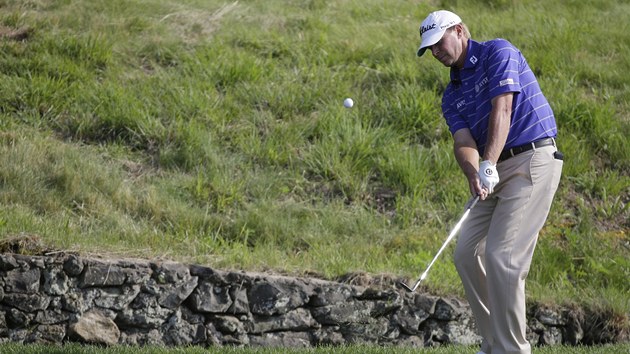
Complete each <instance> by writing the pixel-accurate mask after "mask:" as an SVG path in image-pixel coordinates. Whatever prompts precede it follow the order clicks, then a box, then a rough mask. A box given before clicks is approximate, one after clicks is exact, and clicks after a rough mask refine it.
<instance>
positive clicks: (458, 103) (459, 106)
mask: <svg viewBox="0 0 630 354" xmlns="http://www.w3.org/2000/svg"><path fill="white" fill-rule="evenodd" d="M465 105H466V100H461V101H457V109H459V110H461V109H462V107H463V106H465Z"/></svg>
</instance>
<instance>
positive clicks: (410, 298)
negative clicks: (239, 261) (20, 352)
mask: <svg viewBox="0 0 630 354" xmlns="http://www.w3.org/2000/svg"><path fill="white" fill-rule="evenodd" d="M580 313H581V312H580V311H569V310H567V309H556V310H553V311H552V310H550V309H548V308H545V307H543V306H532V307H531V309H530V318H531V320H530V326H529V329H528V337H529V339H530V341H531V342H532V343H533V344H535V345H540V344H557V343H568V344H581V343H584V340H585V339H586V338H588V334H587V335H585V331H584V330H583V328H584V316H581V315H579V314H580ZM605 340H606V339H604V341H605ZM7 341H12V342H20V343H64V342H75V341H76V342H82V343H90V344H104V345H116V344H125V345H164V346H183V345H200V346H217V345H218V346H220V345H236V346H283V347H312V346H317V345H332V346H335V345H344V344H350V343H372V344H378V345H394V346H413V347H422V346H436V345H442V344H447V343H454V344H475V343H478V342H479V341H480V338H479V337H478V336H477V335H476V334H475V328H474V322H473V320H472V316H471V313H470V311H469V309H468V307H467V306H466V304H465V302H462V301H460V300H458V299H456V298H447V297H436V296H431V295H427V294H418V293H414V294H410V293H406V292H402V291H400V290H398V289H396V288H395V287H394V286H383V285H381V286H378V287H375V286H367V287H364V286H358V285H351V284H347V283H341V282H331V281H324V280H319V279H311V278H291V277H283V276H273V275H268V274H252V273H243V272H224V271H218V270H214V269H211V268H207V267H201V266H196V265H185V264H179V263H172V262H161V261H144V260H126V259H120V260H103V259H98V258H81V257H79V256H76V255H72V254H61V253H59V254H56V255H52V256H22V255H15V254H1V255H0V342H7ZM596 341H597V340H595V342H596ZM599 341H600V342H601V339H599Z"/></svg>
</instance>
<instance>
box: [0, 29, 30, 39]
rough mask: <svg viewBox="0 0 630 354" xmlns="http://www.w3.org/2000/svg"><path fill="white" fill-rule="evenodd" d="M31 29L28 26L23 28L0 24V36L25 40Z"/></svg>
mask: <svg viewBox="0 0 630 354" xmlns="http://www.w3.org/2000/svg"><path fill="white" fill-rule="evenodd" d="M32 33H33V31H32V30H31V29H30V28H28V27H23V28H11V27H6V26H2V25H0V38H6V39H9V40H12V41H18V42H20V41H25V40H27V39H28V38H29V37H30V36H31V35H32Z"/></svg>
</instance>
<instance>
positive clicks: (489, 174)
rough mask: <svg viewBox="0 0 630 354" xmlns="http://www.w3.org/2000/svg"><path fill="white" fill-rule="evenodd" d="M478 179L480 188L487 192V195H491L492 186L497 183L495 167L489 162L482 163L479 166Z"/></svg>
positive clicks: (497, 174)
mask: <svg viewBox="0 0 630 354" xmlns="http://www.w3.org/2000/svg"><path fill="white" fill-rule="evenodd" d="M479 179H480V180H481V186H482V187H485V188H486V189H487V190H488V194H491V193H492V191H494V186H496V185H497V183H499V172H497V166H496V165H493V164H492V162H490V160H485V161H482V162H481V164H480V165H479Z"/></svg>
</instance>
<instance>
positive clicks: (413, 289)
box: [398, 282, 420, 293]
mask: <svg viewBox="0 0 630 354" xmlns="http://www.w3.org/2000/svg"><path fill="white" fill-rule="evenodd" d="M418 284H420V283H416V285H415V286H414V287H413V288H412V287H410V286H409V285H407V284H405V283H403V282H399V283H398V285H400V286H401V287H403V288H404V289H405V290H407V291H408V292H410V293H412V292H414V291H416V288H417V287H418Z"/></svg>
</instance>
